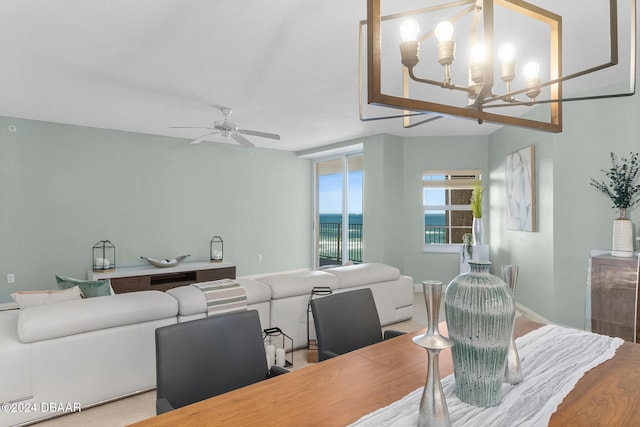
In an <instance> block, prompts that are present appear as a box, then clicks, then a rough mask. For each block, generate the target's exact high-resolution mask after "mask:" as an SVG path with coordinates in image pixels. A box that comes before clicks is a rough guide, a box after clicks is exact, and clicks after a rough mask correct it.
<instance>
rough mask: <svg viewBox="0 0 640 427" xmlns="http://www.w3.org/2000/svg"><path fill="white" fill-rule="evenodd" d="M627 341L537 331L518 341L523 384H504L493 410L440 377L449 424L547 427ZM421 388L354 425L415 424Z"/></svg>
mask: <svg viewBox="0 0 640 427" xmlns="http://www.w3.org/2000/svg"><path fill="white" fill-rule="evenodd" d="M623 342H624V341H623V340H622V339H620V338H611V337H608V336H604V335H598V334H594V333H591V332H585V331H578V330H574V329H568V328H564V327H561V326H556V325H546V326H544V327H542V328H540V329H536V330H534V331H532V332H530V333H528V334H526V335H525V336H523V337H520V338H518V339H516V347H517V348H518V353H519V354H520V364H521V367H522V375H523V377H524V380H523V381H522V383H520V384H518V385H515V386H512V385H509V384H503V386H502V403H501V404H500V405H498V406H495V407H492V408H479V407H476V406H472V405H468V404H466V403H464V402H462V401H460V399H458V398H457V397H456V395H455V379H454V376H453V374H451V375H449V376H447V377H445V378H443V379H442V389H443V391H444V393H445V396H446V399H447V406H448V408H449V419H450V421H451V426H453V427H463V426H473V427H482V426H487V427H512V426H519V427H525V426H531V427H538V426H546V425H548V423H549V419H550V418H551V415H552V414H553V413H554V412H555V410H556V409H557V407H558V405H559V404H560V403H561V402H562V400H563V399H564V398H565V396H566V395H567V394H569V392H571V390H572V389H573V387H574V386H575V385H576V383H577V382H578V380H580V378H582V376H583V375H584V374H585V373H586V372H587V371H589V370H590V369H592V368H594V367H596V366H598V365H599V364H601V363H603V362H605V361H607V360H609V359H611V358H612V357H613V356H614V355H615V353H616V350H617V348H618V347H620V346H621V345H622V343H623ZM425 360H426V355H425ZM425 363H426V362H425ZM425 381H426V378H425ZM422 390H423V387H420V388H419V389H417V390H415V391H413V392H411V393H409V394H408V395H407V396H405V397H404V398H402V399H401V400H398V401H397V402H394V403H392V404H391V405H389V406H387V407H384V408H381V409H378V410H377V411H374V412H372V413H370V414H368V415H365V416H364V417H362V418H360V419H359V420H358V421H356V422H355V423H353V424H352V426H358V427H363V426H376V427H378V426H394V427H400V426H415V425H417V424H418V408H419V405H420V398H421V397H422Z"/></svg>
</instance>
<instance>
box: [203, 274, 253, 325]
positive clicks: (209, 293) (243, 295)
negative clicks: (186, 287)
mask: <svg viewBox="0 0 640 427" xmlns="http://www.w3.org/2000/svg"><path fill="white" fill-rule="evenodd" d="M193 286H195V287H197V288H198V289H200V290H201V291H202V293H204V297H205V299H206V300H207V316H214V315H216V314H222V313H228V312H231V311H240V310H246V309H247V292H246V291H245V290H244V288H243V287H242V285H241V284H240V283H238V282H236V281H235V280H232V279H222V280H215V281H213V282H202V283H194V284H193Z"/></svg>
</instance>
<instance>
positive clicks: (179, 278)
mask: <svg viewBox="0 0 640 427" xmlns="http://www.w3.org/2000/svg"><path fill="white" fill-rule="evenodd" d="M87 277H88V279H89V280H99V279H110V280H111V287H112V288H113V290H114V292H115V293H117V294H121V293H124V292H136V291H150V290H157V291H166V290H168V289H171V288H176V287H178V286H185V285H190V284H192V283H198V282H208V281H211V280H220V279H235V278H236V266H235V265H233V264H231V263H228V262H219V263H211V262H184V263H182V264H179V265H177V266H175V267H167V268H158V267H153V266H151V267H131V268H118V269H116V270H113V271H107V272H95V271H90V272H88V273H87Z"/></svg>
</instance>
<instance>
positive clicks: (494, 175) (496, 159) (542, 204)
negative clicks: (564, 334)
mask: <svg viewBox="0 0 640 427" xmlns="http://www.w3.org/2000/svg"><path fill="white" fill-rule="evenodd" d="M553 138H554V136H552V135H551V134H548V133H544V132H537V131H532V130H523V129H519V128H513V127H511V128H504V129H503V130H500V131H498V132H496V133H494V134H493V135H492V136H491V138H490V139H491V141H490V143H489V153H490V156H489V171H490V175H489V183H490V184H489V185H490V193H489V209H490V213H491V221H490V223H489V232H490V239H491V261H492V262H493V265H494V267H496V268H494V274H495V273H497V272H499V270H498V269H497V267H499V266H502V265H506V264H515V265H518V266H519V272H518V283H517V285H516V300H517V301H518V302H520V303H522V304H524V305H525V306H527V307H529V308H531V309H532V310H534V311H535V312H537V313H538V314H540V315H542V316H544V317H546V318H548V319H552V318H553V317H554V302H553V289H554V278H553V266H554V245H553V240H554V231H555V229H554V215H553V210H554V188H553V185H554V162H553ZM529 145H533V146H534V150H535V154H534V158H535V160H534V165H535V177H536V181H535V196H534V199H535V227H536V231H535V232H525V231H513V230H507V225H506V217H507V215H506V194H507V190H506V177H505V175H506V169H505V168H506V166H505V159H506V156H507V154H509V153H512V152H514V151H518V150H520V149H522V148H525V147H528V146H529ZM498 274H499V273H498Z"/></svg>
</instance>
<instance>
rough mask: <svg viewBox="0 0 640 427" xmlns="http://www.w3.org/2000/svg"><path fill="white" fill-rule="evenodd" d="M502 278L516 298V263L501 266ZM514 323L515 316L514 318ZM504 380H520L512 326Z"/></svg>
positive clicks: (512, 382)
mask: <svg viewBox="0 0 640 427" xmlns="http://www.w3.org/2000/svg"><path fill="white" fill-rule="evenodd" d="M502 280H504V282H505V283H506V284H507V286H508V287H509V289H511V294H512V295H513V300H514V303H515V298H516V282H517V280H518V266H517V265H503V266H502ZM514 324H515V318H514ZM504 382H506V383H509V384H512V385H515V384H520V383H521V382H522V368H521V367H520V355H519V354H518V348H517V347H516V341H515V339H514V338H513V328H512V329H511V341H509V350H508V352H507V366H506V367H505V370H504Z"/></svg>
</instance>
